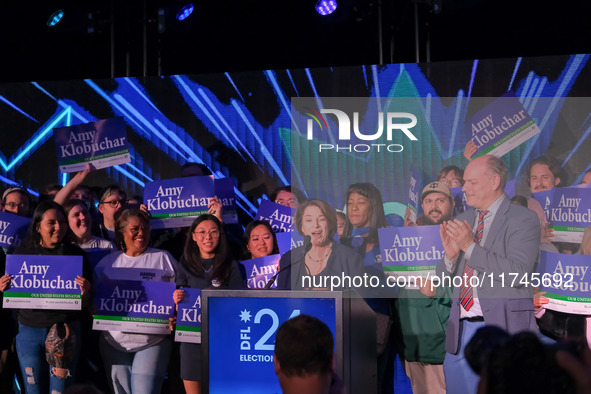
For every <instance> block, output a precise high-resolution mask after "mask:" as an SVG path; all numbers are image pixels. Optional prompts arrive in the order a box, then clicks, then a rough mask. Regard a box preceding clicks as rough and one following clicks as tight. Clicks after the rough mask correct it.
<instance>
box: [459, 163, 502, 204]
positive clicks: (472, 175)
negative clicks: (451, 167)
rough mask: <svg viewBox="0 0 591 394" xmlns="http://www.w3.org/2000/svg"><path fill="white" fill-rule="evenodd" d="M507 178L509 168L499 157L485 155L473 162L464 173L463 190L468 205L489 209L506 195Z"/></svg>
mask: <svg viewBox="0 0 591 394" xmlns="http://www.w3.org/2000/svg"><path fill="white" fill-rule="evenodd" d="M507 178H508V171H507V166H506V165H505V163H504V162H503V160H501V159H499V158H498V157H494V156H489V155H484V156H480V157H478V158H476V159H474V160H472V161H471V162H470V164H468V166H467V167H466V170H465V171H464V182H465V183H464V187H463V188H462V190H463V191H464V192H465V193H466V198H467V200H468V201H467V203H468V205H470V206H472V207H474V208H476V209H487V208H488V207H489V206H490V205H491V204H492V203H493V202H494V201H495V200H496V199H497V198H499V197H500V196H501V195H502V194H503V193H504V189H505V185H506V184H507Z"/></svg>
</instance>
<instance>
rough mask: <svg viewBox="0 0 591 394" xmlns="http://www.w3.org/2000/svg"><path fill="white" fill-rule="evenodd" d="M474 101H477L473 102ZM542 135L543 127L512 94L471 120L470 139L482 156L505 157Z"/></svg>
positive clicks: (468, 123) (475, 155)
mask: <svg viewBox="0 0 591 394" xmlns="http://www.w3.org/2000/svg"><path fill="white" fill-rule="evenodd" d="M473 101H474V100H473ZM539 132H540V128H539V127H538V126H537V125H536V124H535V122H534V121H533V120H532V118H531V116H530V115H529V114H528V112H527V111H526V110H525V108H523V105H521V103H520V102H519V99H518V98H517V97H515V95H514V94H513V93H511V92H509V93H507V94H505V95H503V96H502V97H499V98H497V99H495V100H494V101H493V102H491V103H490V104H488V105H486V106H485V107H484V108H483V109H481V110H480V111H478V112H477V113H476V114H475V115H474V116H472V117H471V118H470V120H469V121H468V122H467V124H466V127H465V134H466V136H467V137H468V138H469V139H471V140H472V141H473V142H474V143H475V144H476V146H478V150H477V151H476V154H474V156H473V157H474V158H476V157H478V156H482V155H487V154H488V155H493V156H497V157H501V156H503V155H504V154H505V153H507V152H509V151H511V150H513V149H514V148H516V147H517V146H519V145H521V144H522V143H523V142H525V141H527V140H528V139H530V138H532V137H533V136H534V135H536V134H538V133H539Z"/></svg>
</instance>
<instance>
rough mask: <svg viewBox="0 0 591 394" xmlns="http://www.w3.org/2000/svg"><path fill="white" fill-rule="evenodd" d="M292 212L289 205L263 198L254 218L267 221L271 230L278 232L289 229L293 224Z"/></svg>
mask: <svg viewBox="0 0 591 394" xmlns="http://www.w3.org/2000/svg"><path fill="white" fill-rule="evenodd" d="M292 214H293V212H292V209H291V208H290V207H286V206H285V205H281V204H276V203H274V202H271V201H269V200H263V201H261V205H260V206H259V209H258V211H257V214H256V215H255V217H254V219H255V220H265V221H267V222H269V224H270V225H271V228H272V229H273V231H275V232H276V233H279V232H284V231H290V230H291V227H292V224H293V217H292Z"/></svg>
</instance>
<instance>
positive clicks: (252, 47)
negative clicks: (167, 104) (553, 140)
mask: <svg viewBox="0 0 591 394" xmlns="http://www.w3.org/2000/svg"><path fill="white" fill-rule="evenodd" d="M337 1H338V7H337V10H336V12H335V13H334V14H332V15H330V16H324V17H323V16H320V15H319V14H317V13H316V12H315V10H314V5H315V3H316V0H277V1H271V0H241V1H238V0H209V1H203V0H202V1H194V2H193V4H194V6H195V11H194V12H193V14H192V15H191V16H190V17H189V18H187V19H186V20H185V21H182V22H179V21H177V20H176V19H175V15H176V13H177V11H178V9H179V8H180V7H181V6H182V5H184V4H186V3H187V1H185V2H178V1H156V0H111V1H108V0H103V1H96V0H86V1H79V0H76V1H73V0H65V1H33V2H25V1H22V0H21V1H15V0H8V1H6V0H5V1H2V24H1V26H0V29H1V30H0V34H1V37H2V40H1V41H0V47H1V53H2V55H1V56H2V61H1V62H0V71H1V72H0V82H11V81H32V80H36V81H42V80H63V79H81V78H109V77H118V76H143V75H150V76H152V75H170V74H179V73H188V74H193V73H210V72H226V71H228V72H232V71H246V70H260V69H283V68H301V67H321V66H345V65H359V64H380V63H401V62H415V61H417V59H418V60H419V61H420V62H427V61H431V62H439V61H447V60H464V59H474V58H480V59H483V58H499V57H514V56H542V55H560V54H573V53H589V52H591V43H590V40H591V38H590V37H591V35H590V34H589V33H590V30H591V29H590V28H589V27H588V26H589V24H588V23H587V20H586V19H587V18H588V17H589V15H590V11H591V4H590V3H589V2H587V1H572V0H571V1H569V0H566V1H564V0H563V1H547V0H543V1H531V0H526V1H521V0H496V1H484V0H381V1H378V0H337ZM57 9H63V10H64V17H63V19H62V21H60V22H59V23H58V24H57V25H55V26H54V27H48V26H47V25H46V21H47V19H48V17H49V15H50V14H51V13H52V12H53V11H55V10H57ZM416 21H418V24H417V23H415V22H416ZM417 27H418V28H417ZM417 33H418V34H417ZM417 48H418V51H417ZM417 53H418V57H417Z"/></svg>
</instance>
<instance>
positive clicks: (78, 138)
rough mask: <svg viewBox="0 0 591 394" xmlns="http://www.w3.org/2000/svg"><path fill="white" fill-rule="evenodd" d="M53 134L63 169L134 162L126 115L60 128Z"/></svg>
mask: <svg viewBox="0 0 591 394" xmlns="http://www.w3.org/2000/svg"><path fill="white" fill-rule="evenodd" d="M53 136H54V141H55V147H56V149H57V162H58V165H59V167H60V170H61V171H62V172H76V171H82V170H83V169H84V168H85V167H86V164H87V163H91V164H92V165H93V166H94V168H97V169H99V168H106V167H111V166H114V165H116V164H123V163H129V162H130V161H131V158H130V155H129V147H130V145H129V142H128V141H127V134H126V132H125V122H124V121H123V118H113V119H104V120H97V121H96V122H91V123H85V124H80V125H75V126H68V127H59V128H56V129H53Z"/></svg>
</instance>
